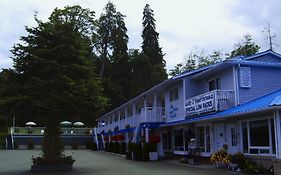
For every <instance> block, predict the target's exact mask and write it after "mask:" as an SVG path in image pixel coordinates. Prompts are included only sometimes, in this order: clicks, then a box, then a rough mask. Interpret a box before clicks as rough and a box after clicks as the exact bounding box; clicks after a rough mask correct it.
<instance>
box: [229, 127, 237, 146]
mask: <svg viewBox="0 0 281 175" xmlns="http://www.w3.org/2000/svg"><path fill="white" fill-rule="evenodd" d="M230 132H231V146H237V132H236V128H230Z"/></svg>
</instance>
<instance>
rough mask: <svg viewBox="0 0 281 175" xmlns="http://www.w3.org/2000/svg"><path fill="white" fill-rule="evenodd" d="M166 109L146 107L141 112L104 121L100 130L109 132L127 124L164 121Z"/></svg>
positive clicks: (131, 125)
mask: <svg viewBox="0 0 281 175" xmlns="http://www.w3.org/2000/svg"><path fill="white" fill-rule="evenodd" d="M165 109H166V108H164V107H145V108H142V109H141V111H140V113H138V114H135V115H133V116H127V117H124V118H119V120H116V121H112V122H105V123H102V124H101V125H100V126H99V128H98V130H99V131H102V130H104V131H105V132H107V131H108V130H111V131H112V130H114V129H115V128H117V127H118V129H125V128H126V126H127V125H130V127H137V126H138V125H139V124H140V123H151V122H164V121H165V113H166V110H165Z"/></svg>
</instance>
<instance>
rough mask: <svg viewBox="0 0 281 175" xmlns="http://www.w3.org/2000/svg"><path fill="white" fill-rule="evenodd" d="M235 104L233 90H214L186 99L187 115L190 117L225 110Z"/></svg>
mask: <svg viewBox="0 0 281 175" xmlns="http://www.w3.org/2000/svg"><path fill="white" fill-rule="evenodd" d="M233 106H235V93H234V91H232V90H213V91H210V92H207V93H204V94H201V95H198V96H195V97H192V98H189V99H186V100H185V116H186V117H190V116H194V115H200V114H205V113H210V112H215V111H223V110H226V109H229V108H231V107H233Z"/></svg>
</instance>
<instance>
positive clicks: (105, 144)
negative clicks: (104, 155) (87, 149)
mask: <svg viewBox="0 0 281 175" xmlns="http://www.w3.org/2000/svg"><path fill="white" fill-rule="evenodd" d="M104 150H105V151H109V148H108V142H105V143H104Z"/></svg>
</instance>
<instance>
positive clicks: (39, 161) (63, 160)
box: [32, 155, 75, 165]
mask: <svg viewBox="0 0 281 175" xmlns="http://www.w3.org/2000/svg"><path fill="white" fill-rule="evenodd" d="M74 161H75V160H74V159H73V157H72V156H65V155H62V156H61V157H59V158H49V159H47V158H46V157H35V158H33V157H32V163H33V165H72V164H73V162H74Z"/></svg>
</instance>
